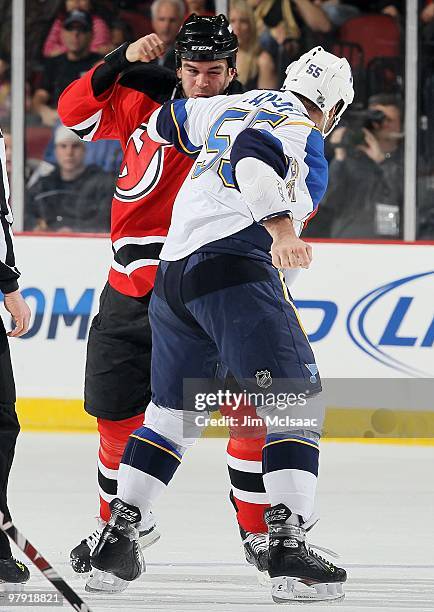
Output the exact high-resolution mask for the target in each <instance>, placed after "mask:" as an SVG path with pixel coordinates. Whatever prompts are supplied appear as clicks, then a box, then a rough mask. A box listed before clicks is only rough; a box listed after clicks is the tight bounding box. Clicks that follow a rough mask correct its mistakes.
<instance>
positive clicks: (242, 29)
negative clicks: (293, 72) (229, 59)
mask: <svg viewBox="0 0 434 612" xmlns="http://www.w3.org/2000/svg"><path fill="white" fill-rule="evenodd" d="M229 21H230V23H231V26H232V29H233V31H234V34H236V36H237V38H238V53H237V73H238V80H239V81H240V82H241V83H242V84H243V87H244V89H245V90H249V89H256V88H257V89H276V88H277V85H278V83H277V75H276V67H275V65H274V61H273V58H272V57H271V55H270V53H268V51H264V50H263V49H261V47H260V45H259V42H258V36H257V30H256V20H255V16H254V13H253V10H252V8H251V7H250V6H249V5H248V4H247V2H246V0H231V3H230V10H229Z"/></svg>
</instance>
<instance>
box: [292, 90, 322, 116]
mask: <svg viewBox="0 0 434 612" xmlns="http://www.w3.org/2000/svg"><path fill="white" fill-rule="evenodd" d="M289 91H291V90H289ZM291 93H293V94H294V96H295V97H296V98H298V99H299V100H301V102H302V103H303V106H304V107H305V108H306V110H308V111H318V110H319V111H321V112H323V111H322V110H321V109H320V107H319V106H317V105H316V104H315V102H312V100H309V98H306V97H305V96H302V95H301V94H299V93H296V92H295V91H293V92H291Z"/></svg>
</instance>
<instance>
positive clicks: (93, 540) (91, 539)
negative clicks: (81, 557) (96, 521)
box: [84, 527, 104, 551]
mask: <svg viewBox="0 0 434 612" xmlns="http://www.w3.org/2000/svg"><path fill="white" fill-rule="evenodd" d="M103 529H104V527H97V528H96V529H95V531H94V532H93V533H91V534H90V535H88V536H87V538H86V539H85V540H84V543H85V544H87V545H88V546H89V549H90V550H91V551H93V549H94V548H95V547H96V545H97V544H98V542H99V539H100V537H101V534H102V530H103Z"/></svg>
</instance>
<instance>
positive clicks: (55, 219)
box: [25, 126, 114, 232]
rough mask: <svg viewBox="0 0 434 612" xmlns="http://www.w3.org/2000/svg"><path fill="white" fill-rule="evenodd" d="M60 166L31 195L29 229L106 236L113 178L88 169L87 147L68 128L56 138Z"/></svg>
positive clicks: (28, 214)
mask: <svg viewBox="0 0 434 612" xmlns="http://www.w3.org/2000/svg"><path fill="white" fill-rule="evenodd" d="M55 146H56V159H57V165H56V166H55V168H54V169H53V171H52V172H51V173H50V174H49V175H48V176H45V177H42V178H41V179H39V180H38V181H37V182H36V183H35V184H34V185H33V186H32V187H31V188H30V189H29V190H28V193H27V202H26V210H25V227H26V229H30V230H36V231H52V232H61V231H63V232H67V231H73V232H106V231H108V230H109V227H110V206H111V197H112V193H113V184H114V181H113V176H112V175H110V174H107V173H105V172H104V171H103V170H101V169H100V168H98V166H85V164H84V155H85V147H84V144H83V142H82V141H81V140H80V139H79V137H78V136H77V135H76V134H74V132H72V131H71V130H69V129H68V128H66V127H63V126H61V127H59V128H58V129H57V130H56V134H55Z"/></svg>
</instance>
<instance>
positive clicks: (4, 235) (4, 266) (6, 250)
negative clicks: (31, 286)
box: [0, 131, 30, 338]
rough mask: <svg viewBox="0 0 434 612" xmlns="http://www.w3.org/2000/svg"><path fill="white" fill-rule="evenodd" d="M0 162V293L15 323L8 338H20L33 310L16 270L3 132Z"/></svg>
mask: <svg viewBox="0 0 434 612" xmlns="http://www.w3.org/2000/svg"><path fill="white" fill-rule="evenodd" d="M0 162H1V164H0V291H1V292H2V293H3V294H4V305H5V308H6V310H7V311H8V312H9V313H10V314H11V315H12V319H13V321H14V323H15V327H14V329H13V330H12V331H10V332H9V333H8V336H10V337H15V338H17V337H19V336H22V335H23V334H25V333H26V331H27V330H28V329H29V323H30V309H29V307H28V306H27V304H26V302H25V301H24V299H23V297H22V295H21V293H20V292H19V289H18V278H19V276H20V273H19V271H18V270H17V268H16V267H15V255H14V248H13V241H12V231H11V225H12V213H11V210H10V208H9V183H8V176H7V173H6V155H5V145H4V140H3V134H2V133H1V131H0Z"/></svg>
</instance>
